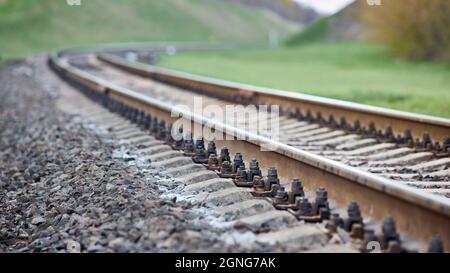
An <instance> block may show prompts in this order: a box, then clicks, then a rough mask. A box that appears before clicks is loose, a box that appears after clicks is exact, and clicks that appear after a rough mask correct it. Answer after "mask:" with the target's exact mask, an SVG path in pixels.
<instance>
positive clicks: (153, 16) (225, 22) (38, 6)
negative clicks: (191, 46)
mask: <svg viewBox="0 0 450 273" xmlns="http://www.w3.org/2000/svg"><path fill="white" fill-rule="evenodd" d="M299 29H300V27H299V26H298V25H297V24H294V23H293V22H291V21H288V20H284V19H282V18H281V17H280V16H277V15H275V14H274V13H272V12H269V11H267V10H261V9H256V8H253V7H249V6H246V5H241V4H237V3H230V2H227V1H223V0H81V6H69V5H67V3H66V1H65V0H38V1H37V0H0V37H1V42H0V56H1V57H3V59H5V58H14V57H21V56H25V55H28V54H30V53H34V52H40V51H49V50H53V49H57V48H64V47H70V46H78V45H92V44H96V43H112V42H133V41H136V42H138V41H241V42H248V41H263V40H266V39H267V37H268V33H269V32H270V31H271V30H276V31H277V32H278V33H279V35H280V37H287V36H288V35H289V34H292V33H294V32H296V31H298V30H299Z"/></svg>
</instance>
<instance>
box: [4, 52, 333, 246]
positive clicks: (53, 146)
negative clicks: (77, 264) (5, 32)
mask: <svg viewBox="0 0 450 273" xmlns="http://www.w3.org/2000/svg"><path fill="white" fill-rule="evenodd" d="M45 60H46V59H45V56H37V57H33V58H29V59H27V60H24V61H20V62H16V63H9V64H6V65H3V66H1V67H0V94H1V96H2V100H1V101H0V116H1V119H0V130H1V136H0V252H279V251H282V252H283V251H302V250H309V249H311V247H310V246H312V247H317V246H319V247H320V245H323V243H324V241H323V239H324V238H325V237H324V235H320V232H319V233H317V230H316V229H313V230H314V232H315V233H314V236H312V237H311V238H316V237H315V235H316V234H319V239H317V240H316V239H313V240H312V241H307V243H306V245H307V246H308V247H305V244H303V245H301V246H300V245H296V244H293V245H291V246H282V245H280V244H277V243H274V242H270V240H265V241H267V242H264V241H263V242H261V240H260V241H258V240H256V239H255V238H257V236H258V234H255V233H254V231H249V230H246V229H243V230H242V229H239V230H237V229H234V228H233V227H232V226H231V228H230V226H229V225H228V228H225V229H224V228H223V227H224V225H223V223H224V219H219V218H218V216H214V215H213V214H212V213H209V211H212V210H210V209H208V208H206V207H203V206H202V204H200V203H197V204H195V203H192V202H190V201H189V200H187V199H186V200H182V199H180V198H178V199H177V198H174V197H176V196H180V195H179V194H178V193H179V192H180V187H181V188H183V185H180V184H179V183H178V184H177V183H176V179H175V177H171V176H170V175H169V176H168V175H167V174H165V173H164V169H163V168H157V167H149V164H148V163H146V162H140V160H139V158H138V157H137V156H134V155H136V153H135V152H136V151H134V150H133V149H134V148H133V147H131V146H130V145H127V144H126V143H123V141H120V140H118V139H115V138H113V137H112V136H111V134H110V133H109V132H108V131H105V130H102V129H101V128H100V127H101V126H100V127H99V126H97V125H96V124H93V123H92V122H90V121H88V119H87V118H86V117H83V116H82V115H78V114H76V113H73V112H70V111H62V109H64V108H65V107H66V106H68V105H70V104H71V102H74V101H77V100H79V99H81V98H84V97H81V95H80V93H79V92H77V91H75V90H73V89H72V88H71V87H70V86H69V85H67V84H66V83H64V82H62V81H61V80H60V79H59V78H57V77H56V76H55V75H54V74H53V73H52V72H50V71H49V69H48V67H47V66H46V61H45ZM72 104H73V103H72ZM72 108H74V107H72ZM75 109H76V107H75ZM75 112H76V111H75ZM78 112H80V109H78ZM250 218H251V217H250ZM261 224H262V225H263V226H265V224H264V223H261ZM286 224H287V222H284V223H283V222H280V223H278V222H277V223H276V224H273V225H272V226H274V228H278V227H277V225H281V226H282V225H286ZM221 225H222V226H221ZM225 226H226V225H225ZM265 229H267V227H266V228H265ZM269 230H270V229H269ZM266 239H267V238H266ZM314 240H316V241H317V244H319V245H317V244H316V242H315V241H314Z"/></svg>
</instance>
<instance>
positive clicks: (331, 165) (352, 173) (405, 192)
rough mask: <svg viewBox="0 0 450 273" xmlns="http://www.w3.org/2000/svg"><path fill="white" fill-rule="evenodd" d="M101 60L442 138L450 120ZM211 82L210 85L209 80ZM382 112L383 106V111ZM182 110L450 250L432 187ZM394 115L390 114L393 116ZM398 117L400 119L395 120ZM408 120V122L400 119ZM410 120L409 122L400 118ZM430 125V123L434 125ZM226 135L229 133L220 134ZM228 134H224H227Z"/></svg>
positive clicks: (239, 146)
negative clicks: (417, 185)
mask: <svg viewBox="0 0 450 273" xmlns="http://www.w3.org/2000/svg"><path fill="white" fill-rule="evenodd" d="M101 59H102V60H104V61H107V62H108V63H112V64H115V65H117V66H122V67H126V69H128V70H130V71H133V72H136V73H140V74H142V75H145V76H152V77H153V78H154V77H157V78H158V79H164V80H165V81H169V80H170V81H178V83H179V84H183V85H190V86H195V84H199V85H201V88H202V90H204V91H205V92H233V94H236V93H237V94H239V95H246V96H250V95H251V96H256V97H257V98H258V99H261V100H263V101H266V100H267V99H268V98H271V99H272V98H273V99H277V100H279V102H280V103H290V105H292V104H294V103H298V104H299V105H302V108H303V107H305V105H306V104H308V103H310V104H311V105H313V106H314V107H322V108H320V109H323V110H321V111H323V112H324V113H326V112H325V110H326V111H330V112H333V113H336V111H342V113H347V112H351V113H352V115H354V116H357V114H356V113H361V114H360V115H359V114H358V115H359V116H358V118H359V119H362V117H364V118H367V120H372V119H373V118H375V117H377V118H378V119H377V120H379V122H382V121H383V120H385V121H384V122H388V120H390V121H389V122H390V123H389V124H393V123H394V122H393V121H392V119H394V120H396V122H399V124H400V121H399V120H401V119H403V120H407V121H408V122H409V123H411V125H412V124H415V123H419V124H418V125H417V127H409V129H411V128H416V129H415V130H417V132H419V130H425V129H427V130H428V131H429V132H430V133H432V132H434V134H435V135H433V137H437V135H438V134H443V133H442V132H443V131H445V132H448V130H449V128H450V126H449V123H448V120H445V119H439V118H432V117H427V116H422V115H406V114H405V113H403V112H398V111H391V110H385V109H383V110H382V111H381V110H380V109H379V108H375V107H365V106H364V107H363V106H361V105H359V104H353V103H342V104H341V107H340V109H339V110H336V106H334V105H333V103H332V102H335V101H334V100H323V101H317V98H316V97H310V96H303V95H295V94H291V93H286V92H285V93H282V94H281V96H279V95H278V94H274V93H275V91H273V90H267V89H261V88H258V89H257V90H252V89H251V88H250V87H249V86H244V85H242V86H241V85H238V86H225V85H224V84H222V83H225V82H222V81H218V82H217V81H213V82H211V80H210V81H209V82H208V81H206V82H202V80H203V78H202V77H194V78H189V79H187V78H186V77H183V76H187V75H186V74H184V73H179V72H173V71H169V70H166V69H162V68H156V67H148V66H146V65H140V64H135V65H133V66H130V65H129V64H127V63H125V62H124V61H123V60H121V59H120V58H116V57H113V56H102V57H101ZM49 62H50V64H51V65H52V67H53V68H54V69H55V70H56V71H57V72H58V73H59V74H60V75H61V76H63V77H64V78H66V79H68V80H70V81H72V82H75V83H77V84H78V85H80V86H82V87H84V88H88V89H90V90H92V91H95V92H97V93H100V94H104V95H106V96H108V97H110V98H111V99H114V100H116V101H120V102H122V103H125V104H127V105H129V106H131V107H134V108H136V109H139V110H142V111H144V112H145V113H148V114H151V115H152V116H156V117H158V118H159V119H161V120H165V121H166V122H167V123H173V122H174V121H176V120H177V119H178V118H175V117H172V116H171V112H172V110H173V107H172V105H170V104H168V103H165V102H162V101H159V100H157V99H153V98H150V97H148V96H145V95H142V94H140V93H138V92H135V91H133V90H130V89H127V88H123V87H120V86H117V85H114V84H112V83H110V82H108V81H105V80H102V79H100V78H97V77H95V76H93V75H91V74H89V73H86V72H84V71H81V70H79V69H76V68H75V67H73V66H71V65H70V64H69V63H68V62H67V61H65V60H64V59H62V58H60V56H58V55H56V54H54V55H51V56H50V58H49ZM205 85H206V86H208V87H205ZM380 111H381V112H382V113H380ZM179 112H180V113H182V115H183V117H190V118H191V120H192V122H193V123H195V124H197V125H201V126H193V127H192V128H197V130H198V131H194V132H193V134H194V136H195V135H200V133H201V132H200V131H199V130H201V129H202V127H203V126H207V127H213V128H215V130H216V131H220V132H227V133H228V134H230V135H241V136H244V137H243V138H242V139H238V140H232V141H230V140H223V141H216V142H217V143H218V145H221V146H227V147H228V148H229V149H230V152H231V153H235V152H237V151H239V152H241V153H242V154H243V155H244V156H245V158H247V159H250V158H258V159H260V163H261V164H262V165H263V166H274V167H277V168H278V170H279V173H280V178H281V179H282V180H284V181H291V180H292V179H293V178H295V177H299V176H300V177H302V180H303V183H304V185H305V186H306V187H308V188H317V187H319V186H324V187H326V188H327V190H328V191H329V193H330V195H332V196H333V197H334V199H335V201H336V203H337V205H338V206H340V207H345V206H346V205H347V204H348V203H349V202H350V201H353V200H354V201H357V202H358V203H359V204H360V206H361V210H362V212H363V213H364V215H365V216H366V217H367V216H368V217H370V218H372V219H373V220H375V221H381V220H382V219H383V217H385V216H386V215H391V216H392V217H393V218H394V219H395V220H396V222H397V228H398V229H399V230H400V231H401V232H404V233H407V234H409V235H410V236H412V237H413V238H415V239H418V240H420V241H422V242H424V243H425V242H428V241H429V240H430V239H431V237H432V236H433V235H436V234H439V235H440V236H441V238H442V240H443V242H444V245H445V248H446V249H450V234H449V232H448V231H449V230H450V200H449V199H446V198H443V197H440V196H436V195H433V194H430V193H426V192H423V191H420V190H418V189H414V188H410V187H408V186H406V185H402V184H398V183H395V182H394V181H392V180H389V179H385V178H382V177H379V176H376V175H373V174H371V173H368V172H365V171H361V170H358V169H356V168H353V167H350V166H347V165H344V164H341V163H338V162H335V161H333V160H328V159H326V158H324V157H321V156H318V155H315V154H312V153H309V152H306V151H302V150H299V149H296V148H294V147H291V146H288V145H285V144H282V143H279V142H274V141H272V140H270V139H267V138H264V137H262V136H259V135H252V134H250V133H248V132H244V131H241V130H239V129H237V128H233V127H230V126H229V125H227V124H223V123H220V122H217V121H214V120H209V119H207V118H204V117H202V116H199V115H196V114H195V113H191V112H186V111H184V110H182V109H179ZM389 115H392V116H393V117H394V118H392V116H391V117H390V118H389ZM397 118H398V119H397ZM402 124H403V123H402ZM402 126H406V125H402ZM430 126H432V129H433V130H430V128H431V127H430ZM223 134H226V133H223ZM224 139H226V138H225V137H224ZM264 144H272V145H274V146H276V147H277V149H276V150H275V151H271V152H263V151H261V149H260V147H261V145H264Z"/></svg>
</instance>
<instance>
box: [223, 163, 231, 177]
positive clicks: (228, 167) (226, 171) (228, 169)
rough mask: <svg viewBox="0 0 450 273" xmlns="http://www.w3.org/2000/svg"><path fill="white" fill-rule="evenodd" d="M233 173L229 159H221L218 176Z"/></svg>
mask: <svg viewBox="0 0 450 273" xmlns="http://www.w3.org/2000/svg"><path fill="white" fill-rule="evenodd" d="M232 174H233V167H232V166H231V163H230V161H223V162H222V165H221V166H220V176H223V177H225V176H229V175H232Z"/></svg>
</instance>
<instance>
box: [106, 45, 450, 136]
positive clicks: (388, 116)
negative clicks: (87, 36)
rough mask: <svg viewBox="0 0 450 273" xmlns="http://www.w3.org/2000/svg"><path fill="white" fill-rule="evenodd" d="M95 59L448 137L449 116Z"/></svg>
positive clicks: (209, 88) (182, 82) (178, 81)
mask: <svg viewBox="0 0 450 273" xmlns="http://www.w3.org/2000/svg"><path fill="white" fill-rule="evenodd" d="M98 59H99V60H101V61H103V62H106V63H108V64H111V65H114V66H116V67H118V68H121V69H123V70H126V71H129V72H132V73H136V74H139V75H142V76H145V77H150V78H153V79H156V80H160V81H164V82H166V83H169V84H170V83H172V84H175V85H178V86H184V87H186V88H195V89H200V90H202V91H203V92H205V93H209V94H210V95H212V96H217V94H221V95H228V96H229V97H233V96H236V95H240V96H246V97H249V98H254V100H255V101H256V102H259V103H267V102H270V103H271V104H278V105H283V106H288V107H293V108H296V107H299V108H300V109H302V111H306V110H310V111H311V112H312V113H313V115H314V113H318V112H320V113H321V114H322V116H324V117H326V116H328V115H330V114H332V115H334V117H335V118H337V120H338V119H339V118H340V117H345V118H346V119H347V121H350V122H354V121H355V120H359V121H360V122H361V124H362V125H365V126H368V125H369V123H370V122H373V123H374V124H375V125H376V127H377V128H379V129H380V128H381V129H383V128H387V127H388V126H390V127H392V129H393V131H394V133H395V134H396V135H397V134H403V133H404V131H405V130H411V133H412V135H413V137H414V138H421V137H422V135H423V134H424V133H425V132H428V133H429V134H430V136H431V138H432V139H433V140H435V141H442V140H443V139H444V138H445V137H448V136H450V119H446V118H440V117H433V116H429V115H422V114H416V113H408V112H403V111H398V110H392V109H387V108H382V107H375V106H369V105H364V104H359V103H353V102H347V101H342V100H336V99H329V98H323V97H318V96H312V95H306V94H300V93H295V92H288V91H283V90H276V89H270V88H264V87H256V86H252V85H248V84H241V83H235V82H230V81H225V80H220V79H214V78H209V77H204V76H198V75H193V74H190V73H186V72H181V71H176V70H172V69H168V68H163V67H158V66H153V65H149V64H143V63H131V62H128V61H127V60H125V59H124V58H121V57H119V56H116V55H112V54H105V53H100V54H98Z"/></svg>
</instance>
